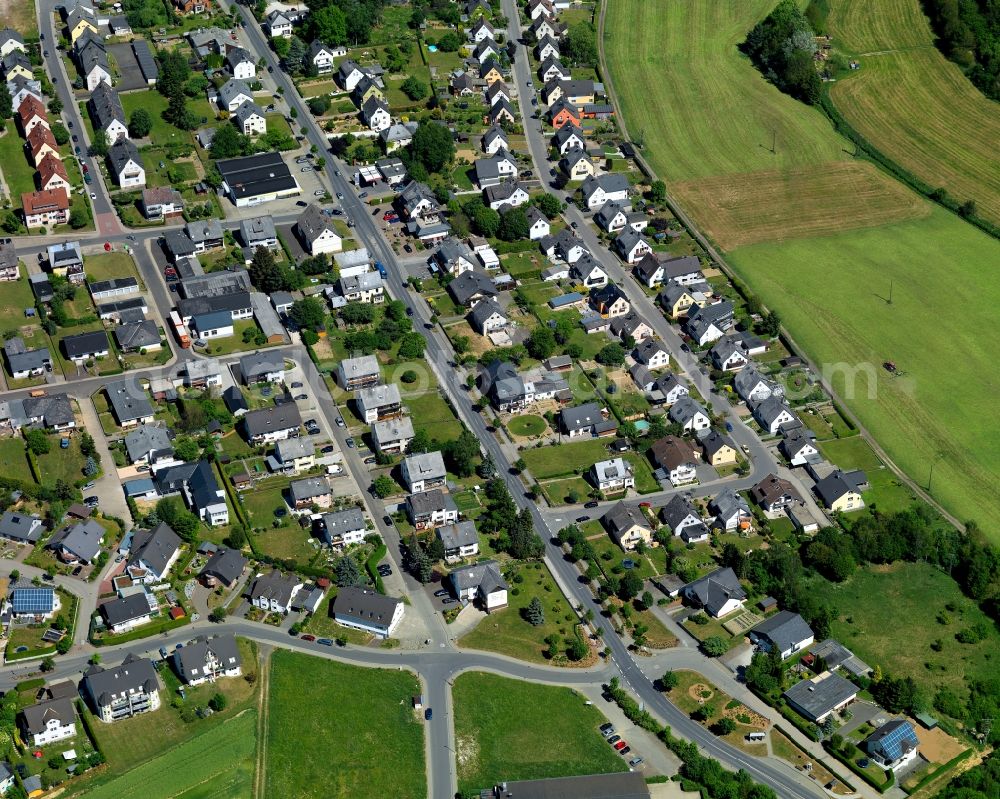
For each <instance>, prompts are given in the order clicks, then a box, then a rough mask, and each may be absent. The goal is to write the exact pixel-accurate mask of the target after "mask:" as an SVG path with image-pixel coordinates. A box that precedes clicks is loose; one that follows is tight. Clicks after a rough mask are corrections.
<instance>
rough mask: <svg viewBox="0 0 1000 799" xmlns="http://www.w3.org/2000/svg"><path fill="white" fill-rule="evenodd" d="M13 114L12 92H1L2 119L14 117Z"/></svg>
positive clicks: (0, 115)
mask: <svg viewBox="0 0 1000 799" xmlns="http://www.w3.org/2000/svg"><path fill="white" fill-rule="evenodd" d="M59 110H60V111H61V110H62V109H61V108H60V109H59ZM53 113H58V111H53ZM13 116H14V101H13V100H12V99H11V96H10V92H0V119H12V118H13Z"/></svg>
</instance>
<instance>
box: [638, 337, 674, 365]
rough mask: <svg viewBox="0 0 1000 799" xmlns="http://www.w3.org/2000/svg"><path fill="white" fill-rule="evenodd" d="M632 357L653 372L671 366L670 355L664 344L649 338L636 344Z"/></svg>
mask: <svg viewBox="0 0 1000 799" xmlns="http://www.w3.org/2000/svg"><path fill="white" fill-rule="evenodd" d="M632 357H633V358H635V359H636V361H638V362H639V363H641V364H643V365H645V366H646V368H647V369H650V370H652V371H655V370H657V369H665V368H666V367H668V366H670V353H669V352H668V351H667V348H666V347H665V346H664V345H663V342H661V341H658V340H656V339H652V338H648V337H645V340H643V341H641V342H640V343H638V344H636V346H635V349H634V350H633V351H632Z"/></svg>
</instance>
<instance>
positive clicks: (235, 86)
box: [219, 78, 253, 114]
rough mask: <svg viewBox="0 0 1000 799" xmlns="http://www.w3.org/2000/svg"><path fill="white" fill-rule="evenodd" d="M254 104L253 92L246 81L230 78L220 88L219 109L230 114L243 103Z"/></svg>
mask: <svg viewBox="0 0 1000 799" xmlns="http://www.w3.org/2000/svg"><path fill="white" fill-rule="evenodd" d="M252 102H253V91H252V90H251V89H250V87H249V86H248V85H247V84H246V81H243V80H240V79H239V78H230V79H229V80H227V81H226V82H225V83H224V84H222V86H221V87H220V88H219V108H221V109H222V110H223V111H228V112H229V113H230V114H231V113H233V112H234V111H235V110H236V109H237V108H239V107H240V106H241V105H243V103H252Z"/></svg>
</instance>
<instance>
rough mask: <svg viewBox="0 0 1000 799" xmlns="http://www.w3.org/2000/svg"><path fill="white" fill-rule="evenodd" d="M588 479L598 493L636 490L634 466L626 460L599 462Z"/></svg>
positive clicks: (616, 459)
mask: <svg viewBox="0 0 1000 799" xmlns="http://www.w3.org/2000/svg"><path fill="white" fill-rule="evenodd" d="M587 477H588V478H589V479H590V482H591V483H592V484H593V485H594V486H595V487H596V488H597V490H598V491H604V492H615V491H627V490H628V489H630V488H635V475H634V474H633V471H632V464H630V463H629V462H628V461H626V460H625V459H624V458H611V459H610V460H604V461H598V462H597V463H595V464H594V465H593V466H591V467H590V471H589V472H588V473H587Z"/></svg>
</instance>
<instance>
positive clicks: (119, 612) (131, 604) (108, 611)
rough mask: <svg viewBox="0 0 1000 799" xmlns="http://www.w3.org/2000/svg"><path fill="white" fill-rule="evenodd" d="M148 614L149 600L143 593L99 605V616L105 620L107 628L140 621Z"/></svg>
mask: <svg viewBox="0 0 1000 799" xmlns="http://www.w3.org/2000/svg"><path fill="white" fill-rule="evenodd" d="M149 613H150V610H149V600H148V599H147V598H146V592H145V591H141V592H139V593H135V594H129V595H128V596H125V597H118V598H116V599H112V600H110V601H108V602H105V603H104V604H103V605H101V615H103V616H104V618H105V619H106V620H107V623H108V626H109V627H116V626H118V625H119V624H124V623H125V622H129V621H132V620H133V619H141V618H142V617H143V616H148V615H149Z"/></svg>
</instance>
